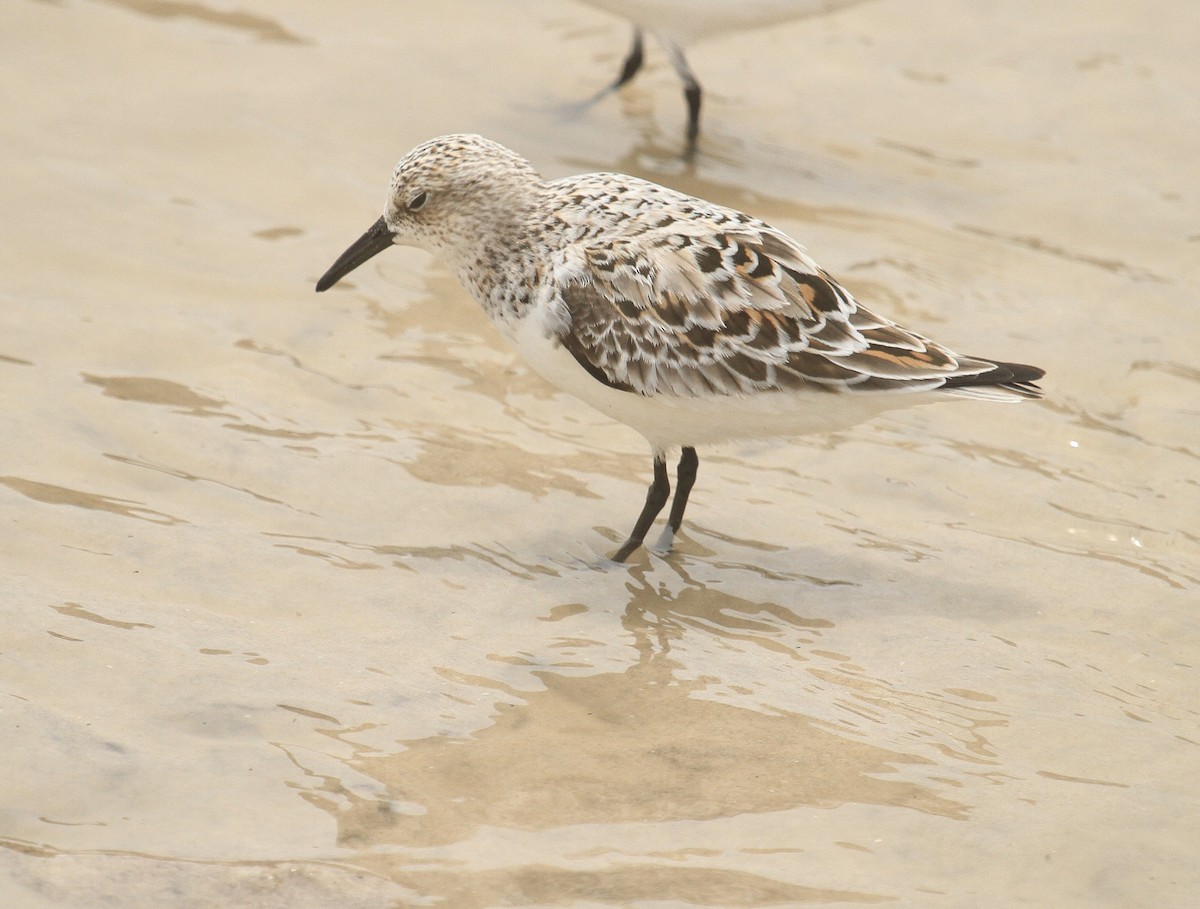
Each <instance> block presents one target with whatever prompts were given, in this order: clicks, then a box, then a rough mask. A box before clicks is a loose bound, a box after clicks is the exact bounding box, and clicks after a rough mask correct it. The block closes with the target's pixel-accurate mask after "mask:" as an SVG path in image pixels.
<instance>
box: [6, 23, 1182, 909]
mask: <svg viewBox="0 0 1200 909" xmlns="http://www.w3.org/2000/svg"><path fill="white" fill-rule="evenodd" d="M504 8H505V10H506V13H505V15H503V16H501V15H497V14H496V12H495V11H496V9H497V5H495V4H491V3H484V2H444V3H438V4H416V3H412V4H396V3H384V2H376V3H364V4H359V5H357V6H356V9H355V13H354V14H353V15H347V14H346V13H344V12H342V11H340V10H338V9H337V8H336V5H331V4H320V3H315V2H307V0H305V2H297V0H290V2H286V3H285V2H281V0H279V2H267V0H248V2H246V3H242V4H239V5H237V6H236V7H233V8H230V7H227V6H224V5H220V6H218V5H205V4H201V3H174V2H140V0H109V2H91V3H85V2H67V3H61V4H49V3H42V2H32V0H18V2H10V3H8V4H6V5H5V6H4V9H3V12H0V24H2V26H3V27H0V35H2V36H3V37H0V46H2V47H3V53H0V75H2V77H3V84H5V85H7V86H9V90H8V91H6V92H4V93H3V94H2V95H0V113H2V114H3V116H0V148H2V149H3V150H4V153H5V154H4V161H5V165H4V168H3V169H2V171H0V199H2V200H3V203H4V210H5V212H6V213H7V215H6V217H5V218H4V219H3V220H2V221H0V263H2V268H0V275H2V276H3V277H2V278H0V300H2V303H3V305H2V307H0V318H3V328H2V330H0V393H2V394H3V413H4V414H5V424H6V432H5V440H6V443H5V445H4V446H3V448H0V462H2V463H0V507H2V509H3V510H2V512H0V514H2V516H3V520H4V521H5V523H6V525H7V530H6V532H5V534H4V541H3V548H2V549H0V553H2V558H3V561H2V563H0V568H2V572H3V573H2V577H3V580H2V581H0V590H3V597H2V599H0V609H2V610H3V612H2V621H3V624H4V627H5V629H6V634H5V643H4V645H3V647H2V648H0V678H2V679H3V691H4V694H5V697H4V700H3V702H2V705H3V714H2V715H0V722H2V723H3V728H4V734H3V738H2V739H0V742H2V744H0V749H2V751H0V754H2V761H3V778H4V785H3V787H2V789H0V846H3V848H2V849H0V868H2V869H3V872H2V874H0V904H2V905H5V906H20V907H31V909H37V907H50V906H55V907H58V906H89V907H90V906H110V905H111V906H118V905H119V906H122V907H133V909H140V907H162V906H197V905H244V906H264V907H267V906H269V907H275V906H279V907H283V906H287V907H308V906H314V907H315V906H328V905H338V906H349V907H358V906H362V907H393V906H418V905H447V906H456V907H476V906H478V907H485V906H496V905H515V906H535V905H536V906H614V905H620V906H630V905H650V904H651V903H654V904H655V905H663V906H695V905H701V906H759V905H796V904H805V903H829V904H839V903H844V904H856V903H875V902H888V903H889V904H891V905H900V906H981V905H1030V906H1056V907H1095V906H1183V905H1190V904H1192V902H1194V900H1195V899H1196V898H1197V895H1198V894H1200V879H1198V873H1197V871H1196V870H1195V861H1194V851H1195V842H1196V837H1197V835H1198V833H1200V831H1198V830H1197V822H1196V818H1197V817H1198V816H1200V805H1198V804H1197V802H1198V801H1200V800H1198V798H1197V785H1196V782H1195V781H1196V779H1197V771H1198V770H1200V729H1198V728H1197V725H1198V724H1197V720H1198V708H1197V697H1196V694H1197V670H1196V667H1197V662H1198V660H1200V627H1198V623H1197V618H1196V606H1197V602H1198V590H1200V527H1198V524H1197V519H1196V515H1197V514H1200V482H1198V479H1197V478H1198V476H1200V470H1198V468H1200V422H1198V417H1200V370H1198V369H1197V366H1196V356H1195V351H1196V350H1197V348H1198V347H1200V316H1198V315H1197V309H1196V299H1197V291H1198V290H1200V267H1198V264H1200V226H1198V224H1197V220H1196V211H1197V205H1198V203H1200V179H1198V178H1197V169H1196V167H1195V161H1194V157H1195V137H1196V136H1197V134H1198V130H1200V101H1197V99H1198V98H1200V70H1198V69H1197V67H1196V65H1195V51H1194V41H1193V37H1194V35H1195V34H1197V33H1200V13H1198V12H1197V11H1196V10H1195V9H1194V8H1193V7H1191V6H1188V5H1179V4H1177V5H1175V6H1174V7H1173V8H1172V13H1171V21H1170V22H1166V23H1163V22H1159V21H1157V20H1148V19H1147V18H1146V15H1145V14H1146V11H1147V9H1148V8H1147V7H1145V6H1143V5H1139V4H1127V3H1120V2H1108V3H1099V4H1097V3H1083V2H1071V3H1065V4H1058V5H1055V7H1054V9H1053V11H1051V10H1050V9H1049V8H1048V7H1046V6H1045V5H1044V4H1034V3H1031V2H1027V0H1020V2H1016V3H1011V4H991V3H986V2H982V0H971V2H967V3H963V4H958V5H956V6H955V10H954V14H953V16H947V14H946V7H945V6H944V5H942V4H936V3H933V2H926V3H917V2H912V3H899V2H889V0H880V2H877V3H871V4H866V5H864V6H862V7H858V8H856V9H854V10H851V11H849V12H846V13H843V14H840V15H837V16H834V17H830V18H828V19H823V20H817V21H812V22H807V23H795V24H791V25H786V26H780V27H775V28H772V29H769V30H764V31H759V32H754V33H746V34H742V35H736V36H731V37H728V38H725V39H721V40H714V41H713V42H711V43H709V44H705V45H702V46H700V47H697V48H696V49H695V50H694V51H693V52H692V54H691V59H692V62H693V65H694V67H695V68H696V70H697V72H698V73H699V74H700V76H701V79H702V80H703V81H704V83H705V84H706V86H707V88H708V95H707V98H708V100H707V102H706V105H707V106H706V110H705V131H704V135H703V138H702V144H701V151H700V154H699V156H698V158H697V159H696V161H695V162H694V163H693V164H691V165H688V164H685V163H683V162H682V161H681V160H680V159H679V157H678V155H677V153H678V151H679V148H680V146H681V133H682V125H683V104H682V100H681V98H680V97H679V92H678V86H677V84H676V83H675V81H674V76H673V74H672V73H671V72H670V69H669V67H668V66H667V65H666V63H665V60H664V58H663V56H662V55H661V54H660V53H658V52H657V51H654V52H653V53H652V56H651V63H652V64H653V68H652V69H651V71H650V72H648V73H646V74H644V75H643V76H642V77H641V78H640V79H639V81H637V82H636V83H634V84H633V86H631V87H630V88H629V89H627V90H626V91H624V92H623V93H622V94H621V95H620V96H619V97H612V98H608V99H605V100H604V101H602V102H601V103H599V104H597V105H596V106H594V107H593V108H591V109H590V110H588V111H586V112H582V113H576V114H574V115H567V114H566V113H564V111H565V109H566V106H567V105H568V104H569V103H570V102H573V101H576V100H578V99H580V98H584V97H587V96H588V95H589V94H590V93H591V92H592V91H594V90H595V89H596V88H597V87H598V86H599V85H601V84H603V83H604V82H605V81H606V80H608V79H610V78H611V77H612V76H613V75H614V74H615V71H616V68H617V65H618V63H619V61H620V57H621V54H622V53H623V51H624V50H625V48H626V43H627V40H628V33H627V28H626V26H624V25H623V24H621V23H620V22H618V21H616V20H612V19H609V18H607V17H605V16H602V15H601V14H599V13H596V12H594V11H592V10H590V9H588V8H585V7H583V6H578V7H577V6H575V5H573V4H566V3H563V4H544V3H536V2H510V3H506V4H505V7H504ZM485 13H486V14H490V15H489V16H486V17H485V15H484V14H485ZM931 21H932V22H936V23H937V28H936V31H935V33H932V34H931V31H930V22H931ZM47 61H53V62H54V65H53V66H51V65H48V63H47ZM452 130H474V131H479V132H483V133H485V134H487V135H490V136H492V137H494V138H496V139H498V140H500V141H503V142H505V143H507V144H509V145H511V146H513V147H514V148H516V149H518V150H519V151H521V152H522V153H523V154H525V155H526V156H528V157H529V158H530V159H531V160H533V161H534V162H535V164H537V165H538V166H539V167H540V168H541V169H542V170H543V171H544V172H545V173H546V174H548V175H552V176H560V175H564V174H567V173H572V172H578V171H584V170H597V169H614V170H624V171H629V172H633V173H637V174H639V175H642V176H646V177H649V178H651V179H656V180H659V181H660V182H665V183H667V184H669V185H671V186H674V187H677V188H680V189H683V190H685V191H688V192H693V193H697V194H700V195H703V196H706V197H708V198H711V199H714V200H716V201H719V202H722V203H726V204H731V205H735V206H738V207H741V208H745V209H747V210H750V211H752V212H754V213H755V214H759V215H761V216H764V217H766V218H767V219H768V220H770V221H772V222H773V223H776V224H777V225H779V226H780V227H783V228H784V229H786V230H788V231H789V232H791V233H793V234H794V235H796V236H798V237H800V238H801V239H802V240H803V241H804V242H805V243H806V244H807V245H808V247H809V248H810V250H811V251H812V252H813V254H814V255H815V256H816V258H817V259H818V260H819V261H821V262H822V263H823V264H824V265H825V266H826V267H827V268H829V269H830V270H831V271H832V272H833V273H834V274H836V275H839V276H840V277H842V278H843V279H844V280H845V281H846V283H847V284H848V285H849V286H850V287H851V288H852V289H853V290H854V291H855V292H856V293H857V294H858V295H859V296H860V297H861V298H863V299H864V300H865V301H867V302H868V303H869V304H874V305H876V306H877V307H878V308H879V309H880V310H882V311H883V312H885V313H886V314H888V315H892V316H894V317H897V318H899V319H900V320H902V321H904V322H906V323H908V324H911V325H912V326H913V327H915V328H918V329H922V330H926V331H928V332H929V333H930V334H932V335H933V336H935V337H937V338H938V339H939V340H942V341H945V342H946V343H948V344H950V345H951V346H953V347H955V348H957V349H959V350H963V351H966V352H968V353H978V354H981V355H985V356H986V355H990V356H997V357H1007V358H1010V359H1014V360H1019V361H1026V362H1031V363H1036V364H1039V365H1041V366H1043V367H1045V368H1046V369H1047V370H1048V376H1047V379H1046V381H1045V383H1044V384H1045V387H1046V389H1047V391H1048V396H1047V399H1046V400H1045V401H1044V402H1040V403H1037V404H1029V405H1023V406H1020V407H997V406H990V407H989V406H987V405H983V404H976V403H966V402H964V403H961V404H953V405H945V406H939V407H936V408H925V409H919V410H917V411H913V412H907V413H903V412H902V413H899V414H897V415H896V416H894V417H893V418H891V419H889V420H887V421H880V422H878V423H875V424H872V425H869V426H864V427H861V428H859V429H857V430H855V431H853V432H849V433H845V434H841V435H838V436H837V437H835V438H817V437H813V438H805V439H800V440H796V441H795V442H790V443H786V444H784V443H780V444H775V445H763V446H754V447H746V448H729V449H724V450H720V451H716V452H711V453H709V452H702V454H701V459H702V460H701V468H700V480H699V483H698V485H697V489H696V492H695V494H694V495H693V499H692V505H691V506H690V509H689V523H688V524H687V525H686V527H685V533H684V534H683V536H682V537H681V539H680V540H679V541H678V544H677V547H676V551H675V553H674V554H672V555H670V556H666V557H664V556H663V555H661V554H660V553H654V552H650V553H642V554H640V555H639V556H637V557H635V559H634V560H633V561H632V563H631V564H630V565H628V566H624V567H599V566H600V563H599V557H600V556H601V555H603V554H604V553H606V552H609V551H611V550H612V548H613V547H614V546H615V544H616V543H617V542H619V540H620V539H621V538H622V537H623V534H624V532H625V531H627V530H628V526H629V525H630V524H631V522H632V520H633V518H634V517H635V515H636V512H637V510H638V508H639V507H640V503H641V500H642V496H643V494H644V488H645V483H646V482H647V481H648V477H649V467H650V465H649V457H648V455H647V453H646V451H645V448H644V445H643V443H642V442H641V440H640V439H639V438H637V437H636V436H635V435H634V434H632V433H631V432H630V431H628V430H627V429H625V428H623V427H620V426H615V425H613V424H611V423H609V422H608V421H606V420H605V419H604V418H602V417H600V416H599V415H597V414H594V413H590V412H586V411H582V410H580V409H579V408H577V407H576V406H575V405H574V404H573V403H572V401H571V400H569V399H567V398H566V397H564V396H563V395H560V394H558V393H556V392H555V391H554V390H552V389H550V388H548V387H547V386H545V385H544V384H543V383H542V382H541V381H540V380H538V379H537V378H536V377H534V376H533V375H532V374H531V372H530V371H529V369H528V368H527V367H526V366H525V365H524V364H523V363H521V362H520V361H518V360H517V359H515V358H514V356H513V354H512V353H511V352H510V350H509V349H508V348H507V347H506V345H505V343H504V342H503V341H502V340H501V339H500V338H499V337H498V336H497V335H496V334H495V333H494V332H493V331H492V330H491V328H490V326H489V325H488V324H487V323H486V320H485V319H484V317H483V316H482V314H481V313H479V312H478V311H477V310H476V309H475V307H474V305H473V304H472V303H471V302H470V301H469V300H468V299H467V297H466V295H465V294H464V292H463V291H462V290H461V289H459V288H458V286H457V285H456V284H455V283H454V282H453V280H452V279H451V278H450V277H449V276H448V275H447V274H446V273H445V272H444V271H443V270H442V268H441V267H440V266H439V265H438V264H437V263H436V262H433V261H432V260H430V259H429V258H428V257H427V256H425V255H424V254H422V253H419V252H415V251H409V250H397V251H393V252H391V253H389V254H387V255H385V256H382V257H380V258H378V259H376V260H374V261H373V262H372V263H371V264H370V265H369V266H367V267H365V268H363V269H361V270H360V271H359V272H357V273H356V274H355V275H354V276H353V278H352V279H351V280H350V282H349V283H348V285H347V286H346V287H345V289H339V290H337V291H335V292H331V293H329V294H325V295H322V296H320V297H318V296H316V295H315V294H314V293H313V292H312V284H313V281H314V280H315V278H316V277H317V276H318V275H319V274H320V273H321V272H322V271H323V270H324V269H325V267H326V266H327V265H328V264H329V263H330V262H331V261H332V259H333V258H334V257H335V256H336V255H337V254H338V253H339V252H340V251H341V250H342V249H343V248H344V247H345V246H346V245H347V244H348V243H349V242H350V241H351V240H353V239H354V238H355V237H356V236H358V234H359V233H360V232H361V231H362V230H363V229H365V228H366V227H367V226H368V225H369V224H370V223H371V222H372V221H373V220H374V219H375V218H376V217H377V216H378V212H379V208H380V206H381V204H382V199H383V193H384V188H385V184H386V180H387V177H388V174H389V173H390V170H391V167H392V165H393V163H394V161H395V159H396V158H398V157H399V155H400V154H401V153H403V152H404V151H406V150H407V149H408V148H409V147H411V146H412V145H414V144H416V143H417V142H419V141H421V140H423V139H425V138H428V137H430V136H433V135H437V134H439V133H443V132H448V131H452Z"/></svg>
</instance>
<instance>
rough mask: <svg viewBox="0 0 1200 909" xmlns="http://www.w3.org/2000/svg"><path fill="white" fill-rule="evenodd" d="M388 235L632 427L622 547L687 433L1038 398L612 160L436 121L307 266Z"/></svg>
mask: <svg viewBox="0 0 1200 909" xmlns="http://www.w3.org/2000/svg"><path fill="white" fill-rule="evenodd" d="M393 244H401V245H406V246H417V247H421V248H424V249H426V250H428V251H430V252H432V253H435V254H437V255H439V256H440V257H441V258H442V259H443V260H444V261H445V262H446V263H447V264H448V265H449V266H450V268H451V269H452V270H453V271H454V272H455V274H456V275H457V276H458V279H459V280H460V281H461V282H462V283H463V284H464V285H465V286H466V288H467V289H468V290H469V291H470V293H471V295H472V296H473V297H474V298H475V300H476V301H477V302H478V303H479V305H480V306H482V307H483V309H484V311H485V312H486V313H487V314H488V316H489V317H490V318H491V320H492V322H493V323H494V324H495V325H496V327H497V328H498V329H499V330H500V331H501V332H502V333H503V334H504V335H505V336H506V337H508V339H509V340H510V341H512V343H513V344H514V345H515V346H516V348H517V349H518V350H519V351H520V352H521V354H523V355H524V357H525V359H526V360H528V362H529V364H530V366H532V367H533V368H534V370H536V371H537V372H538V373H540V374H541V375H542V376H544V377H545V378H546V379H548V380H549V381H550V382H551V383H553V384H554V385H557V386H558V387H559V388H561V389H562V390H564V391H566V392H569V393H570V394H572V395H574V396H575V397H577V398H579V399H580V400H582V401H584V402H586V403H588V404H590V405H591V406H593V407H595V408H596V409H598V410H600V411H601V412H603V413H605V414H607V415H609V416H610V417H612V418H614V419H616V420H619V421H620V422H622V423H625V424H626V425H628V426H630V427H632V428H633V429H635V430H637V431H638V432H640V433H641V434H642V435H643V436H644V437H645V438H646V440H647V441H648V442H649V443H650V448H651V452H652V454H653V458H654V481H653V483H652V484H651V486H650V489H649V491H648V492H647V494H646V503H645V505H644V506H643V508H642V511H641V514H640V515H639V516H638V519H637V523H636V524H635V525H634V528H633V531H632V533H630V535H629V538H628V539H627V540H626V541H625V542H624V544H622V546H621V547H620V549H618V550H617V552H616V553H615V555H614V556H613V558H614V559H615V560H616V561H623V560H624V559H625V558H627V557H628V556H629V554H630V553H632V552H633V551H634V550H635V549H637V548H638V546H640V545H641V543H642V541H643V540H644V539H645V537H646V533H647V531H648V530H649V529H650V525H651V524H652V523H653V522H654V520H655V518H656V517H657V516H658V514H659V512H660V511H661V510H662V509H663V506H665V505H666V503H667V500H668V498H669V497H670V492H671V485H670V481H669V480H668V478H667V462H666V457H667V454H668V452H671V451H674V450H676V449H682V452H681V456H680V459H679V466H678V471H677V475H676V476H677V488H676V491H675V500H674V502H673V503H672V505H671V510H670V513H669V517H668V519H667V529H666V531H665V532H664V537H663V540H664V545H666V546H669V543H670V539H671V537H672V536H673V535H674V534H675V533H676V532H678V530H679V527H680V524H681V523H682V521H683V512H684V509H685V508H686V507H687V500H688V494H689V492H691V489H692V484H693V482H694V481H695V478H696V466H697V463H698V459H697V456H696V449H695V446H697V445H700V444H702V443H709V442H719V441H723V440H732V439H752V438H759V439H762V438H770V437H778V436H794V435H801V434H804V433H811V432H825V431H829V430H837V429H845V428H848V427H850V426H853V425H854V424H856V423H859V422H861V421H863V420H865V419H868V418H870V417H872V416H874V415H876V414H879V413H881V412H883V411H886V410H890V409H893V408H897V407H904V406H907V405H910V404H917V403H922V402H932V401H937V400H944V399H946V398H947V397H948V396H950V395H960V396H967V397H975V398H987V399H992V400H1000V401H1017V400H1020V399H1022V398H1037V397H1040V395H1041V392H1040V390H1039V389H1038V388H1037V386H1035V385H1034V384H1032V383H1033V382H1034V380H1036V379H1038V378H1040V377H1041V376H1042V375H1043V374H1044V371H1043V370H1041V369H1038V368H1037V367H1035V366H1024V365H1021V364H1017V363H1004V362H1000V361H993V360H985V359H982V358H979V357H963V356H959V355H958V354H956V353H953V352H952V351H950V350H948V349H947V348H945V347H943V346H942V345H940V344H937V343H935V342H933V341H931V340H929V339H928V338H925V337H923V336H922V335H919V334H917V333H916V332H914V331H910V330H908V329H906V328H902V327H901V326H899V325H897V324H896V323H895V322H892V321H889V320H888V319H885V318H883V317H882V316H877V315H875V314H874V313H872V312H870V311H868V310H867V309H864V308H863V307H862V306H860V305H859V304H858V302H857V301H856V300H855V299H854V298H853V297H852V296H851V295H850V293H849V292H848V291H847V290H846V289H845V288H844V287H842V286H841V285H840V284H838V283H837V281H835V280H834V279H833V278H831V277H830V276H829V275H828V274H827V273H826V272H825V271H824V270H823V269H821V268H820V266H818V265H817V263H816V262H814V261H813V260H812V259H811V258H809V256H808V253H807V252H805V250H804V248H803V247H802V246H800V244H798V243H797V242H796V241H795V240H792V239H791V238H790V237H788V236H787V235H785V234H783V233H781V232H780V231H778V230H776V229H775V228H773V227H771V226H770V225H768V224H765V223H764V222H762V221H760V220H758V219H757V218H754V217H751V216H750V215H746V214H742V213H741V212H738V211H734V210H733V209H729V208H725V207H723V206H720V205H715V204H713V203H711V202H705V201H703V200H701V199H697V198H694V197H692V196H686V195H683V194H682V193H678V192H675V191H674V190H670V189H667V188H665V187H662V186H658V185H657V184H654V183H650V182H647V181H646V180H640V179H638V178H636V177H629V176H625V175H623V174H612V173H599V174H584V175H581V176H576V177H566V178H564V179H561V180H553V181H544V180H542V178H541V177H540V176H539V175H538V173H537V171H535V170H534V168H533V166H532V165H531V164H530V163H529V162H528V161H526V160H525V159H524V158H522V157H520V156H519V155H517V154H516V153H515V152H512V151H510V150H509V149H507V148H505V147H504V146H502V145H498V144H497V143H495V142H492V141H490V140H489V139H485V138H483V137H481V136H471V135H459V136H443V137H441V138H438V139H432V140H430V141H429V142H426V143H425V144H423V145H419V146H417V147H416V148H415V149H413V150H412V151H411V152H409V153H408V155H406V156H405V157H404V158H403V159H402V160H401V161H400V163H399V164H398V165H397V166H396V170H395V172H394V173H393V174H392V181H391V187H390V192H389V194H388V198H387V203H386V205H385V206H384V213H383V216H382V217H381V218H380V219H379V220H378V221H376V222H375V223H374V224H373V225H372V226H371V228H370V229H369V230H368V231H367V232H366V233H365V234H363V235H362V236H361V237H360V238H359V239H358V240H356V241H355V242H354V243H353V244H352V245H351V246H350V248H349V249H347V250H346V251H345V252H344V253H342V255H341V256H340V257H339V258H338V260H337V261H336V262H334V263H333V265H332V266H331V267H330V269H329V270H328V271H327V272H326V273H325V274H324V275H323V276H322V277H321V279H320V280H319V281H318V282H317V290H318V291H323V290H327V289H328V288H330V287H332V286H333V285H334V284H336V283H337V282H338V280H339V279H341V278H342V277H343V276H344V275H346V274H347V273H349V272H350V271H352V270H354V269H355V268H357V267H358V266H360V265H362V264H363V263H364V262H366V261H367V260H368V259H370V258H371V257H372V256H374V255H376V254H377V253H380V252H382V251H383V250H385V249H387V248H389V247H390V246H392V245H393Z"/></svg>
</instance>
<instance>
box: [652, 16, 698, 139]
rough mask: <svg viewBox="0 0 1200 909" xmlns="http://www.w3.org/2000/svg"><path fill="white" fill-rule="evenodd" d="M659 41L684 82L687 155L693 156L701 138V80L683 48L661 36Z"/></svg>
mask: <svg viewBox="0 0 1200 909" xmlns="http://www.w3.org/2000/svg"><path fill="white" fill-rule="evenodd" d="M658 40H659V41H661V42H662V46H663V47H664V48H666V51H667V53H668V54H669V55H670V57H671V66H673V67H674V68H675V72H676V73H677V74H678V75H679V78H680V79H682V80H683V97H684V98H685V99H687V107H688V124H687V154H688V155H691V154H693V153H694V152H695V151H696V139H697V138H699V136H700V101H701V92H700V80H698V79H697V78H696V74H695V73H693V72H692V68H691V67H690V66H688V62H687V57H685V56H684V55H683V48H682V47H680V46H679V45H678V44H676V43H675V42H674V41H667V40H665V39H664V38H662V37H661V36H660V37H659V39H658Z"/></svg>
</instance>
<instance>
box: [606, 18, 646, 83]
mask: <svg viewBox="0 0 1200 909" xmlns="http://www.w3.org/2000/svg"><path fill="white" fill-rule="evenodd" d="M644 59H645V54H644V48H643V47H642V30H641V29H640V28H635V29H634V30H633V46H632V47H630V48H629V54H628V56H626V57H625V62H624V63H623V64H621V75H619V76H617V81H616V82H614V83H613V84H612V85H611V86H610V88H609V90H610V91H614V90H616V89H618V88H620V87H621V86H622V85H624V84H625V83H626V82H628V81H629V80H630V79H632V78H633V77H634V76H636V75H637V72H638V70H639V69H641V68H642V61H643V60H644Z"/></svg>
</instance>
